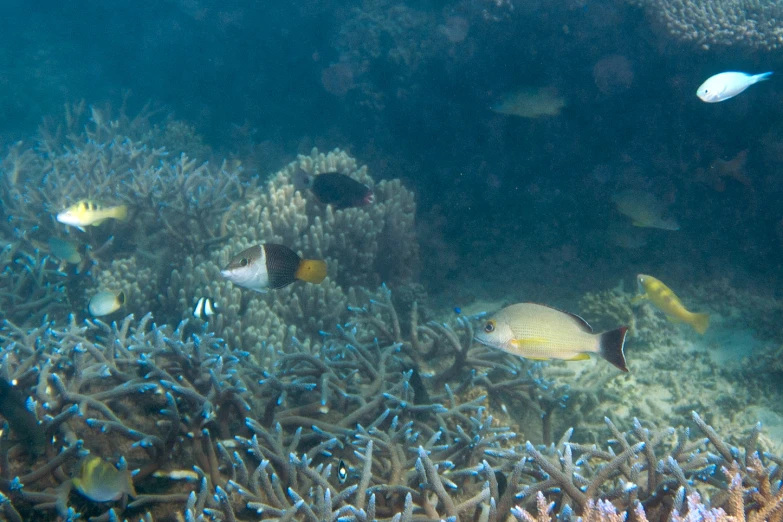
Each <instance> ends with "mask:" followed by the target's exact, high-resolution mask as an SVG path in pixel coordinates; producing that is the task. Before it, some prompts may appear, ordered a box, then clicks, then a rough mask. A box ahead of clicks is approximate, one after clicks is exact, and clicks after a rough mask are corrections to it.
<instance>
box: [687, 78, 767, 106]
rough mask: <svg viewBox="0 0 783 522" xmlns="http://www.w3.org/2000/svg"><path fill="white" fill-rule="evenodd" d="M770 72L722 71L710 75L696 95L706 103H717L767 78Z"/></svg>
mask: <svg viewBox="0 0 783 522" xmlns="http://www.w3.org/2000/svg"><path fill="white" fill-rule="evenodd" d="M770 76H772V73H771V72H765V73H762V74H747V73H744V72H733V71H731V72H723V73H720V74H716V75H715V76H710V77H709V78H707V81H705V82H704V83H702V84H701V86H699V88H698V89H697V90H696V96H698V97H699V99H701V101H705V102H707V103H717V102H722V101H723V100H728V99H729V98H733V97H735V96H736V95H738V94H739V93H741V92H742V91H744V90H745V89H747V88H748V87H750V86H751V85H753V84H754V83H758V82H760V81H763V80H767V79H769V77H770Z"/></svg>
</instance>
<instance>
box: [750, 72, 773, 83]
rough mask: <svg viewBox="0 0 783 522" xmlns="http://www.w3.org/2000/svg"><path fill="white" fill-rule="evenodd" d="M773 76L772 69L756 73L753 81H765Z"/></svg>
mask: <svg viewBox="0 0 783 522" xmlns="http://www.w3.org/2000/svg"><path fill="white" fill-rule="evenodd" d="M770 76H772V71H770V72H765V73H761V74H756V75H755V76H753V83H758V82H763V81H764V80H769V77H770Z"/></svg>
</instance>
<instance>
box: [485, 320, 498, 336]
mask: <svg viewBox="0 0 783 522" xmlns="http://www.w3.org/2000/svg"><path fill="white" fill-rule="evenodd" d="M494 331H495V321H487V324H485V325H484V332H485V333H492V332H494Z"/></svg>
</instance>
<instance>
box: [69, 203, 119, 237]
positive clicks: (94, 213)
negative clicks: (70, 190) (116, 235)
mask: <svg viewBox="0 0 783 522" xmlns="http://www.w3.org/2000/svg"><path fill="white" fill-rule="evenodd" d="M107 219H118V220H120V221H125V220H126V219H128V207H127V206H126V205H117V206H116V207H103V206H101V205H99V204H98V203H96V202H94V201H90V200H87V199H83V200H81V201H79V202H78V203H76V204H75V205H72V206H70V207H68V208H66V209H65V210H63V211H62V212H60V213H59V214H57V221H59V222H60V223H63V224H65V225H70V226H72V227H76V228H78V229H79V230H81V231H82V232H84V227H88V226H90V225H92V226H94V227H97V226H98V225H100V224H101V223H103V222H104V221H106V220H107Z"/></svg>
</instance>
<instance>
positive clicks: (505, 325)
mask: <svg viewBox="0 0 783 522" xmlns="http://www.w3.org/2000/svg"><path fill="white" fill-rule="evenodd" d="M627 331H628V327H627V326H621V327H620V328H616V329H614V330H610V331H608V332H603V333H598V334H596V333H593V329H592V328H590V325H589V324H587V322H586V321H585V320H584V319H582V318H581V317H579V316H578V315H574V314H569V313H567V312H561V311H560V310H556V309H554V308H550V307H548V306H544V305H539V304H534V303H520V304H514V305H511V306H507V307H506V308H503V309H502V310H500V311H499V312H497V313H496V314H495V315H493V316H492V317H490V318H489V319H488V320H487V321H486V322H485V323H484V326H483V327H482V329H481V331H480V332H478V333H477V334H476V340H477V341H478V342H480V343H482V344H486V345H487V346H490V347H492V348H497V349H499V350H503V351H504V352H507V353H510V354H511V355H516V356H519V357H524V358H526V359H533V360H547V359H564V360H566V361H582V360H585V359H589V358H590V356H589V354H590V353H595V354H598V355H600V356H601V357H603V358H604V359H606V360H607V361H609V362H610V363H612V364H613V365H615V366H616V367H618V368H619V369H621V370H622V371H624V372H627V371H628V367H627V366H626V363H625V354H624V353H623V348H624V347H625V334H626V332H627Z"/></svg>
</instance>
